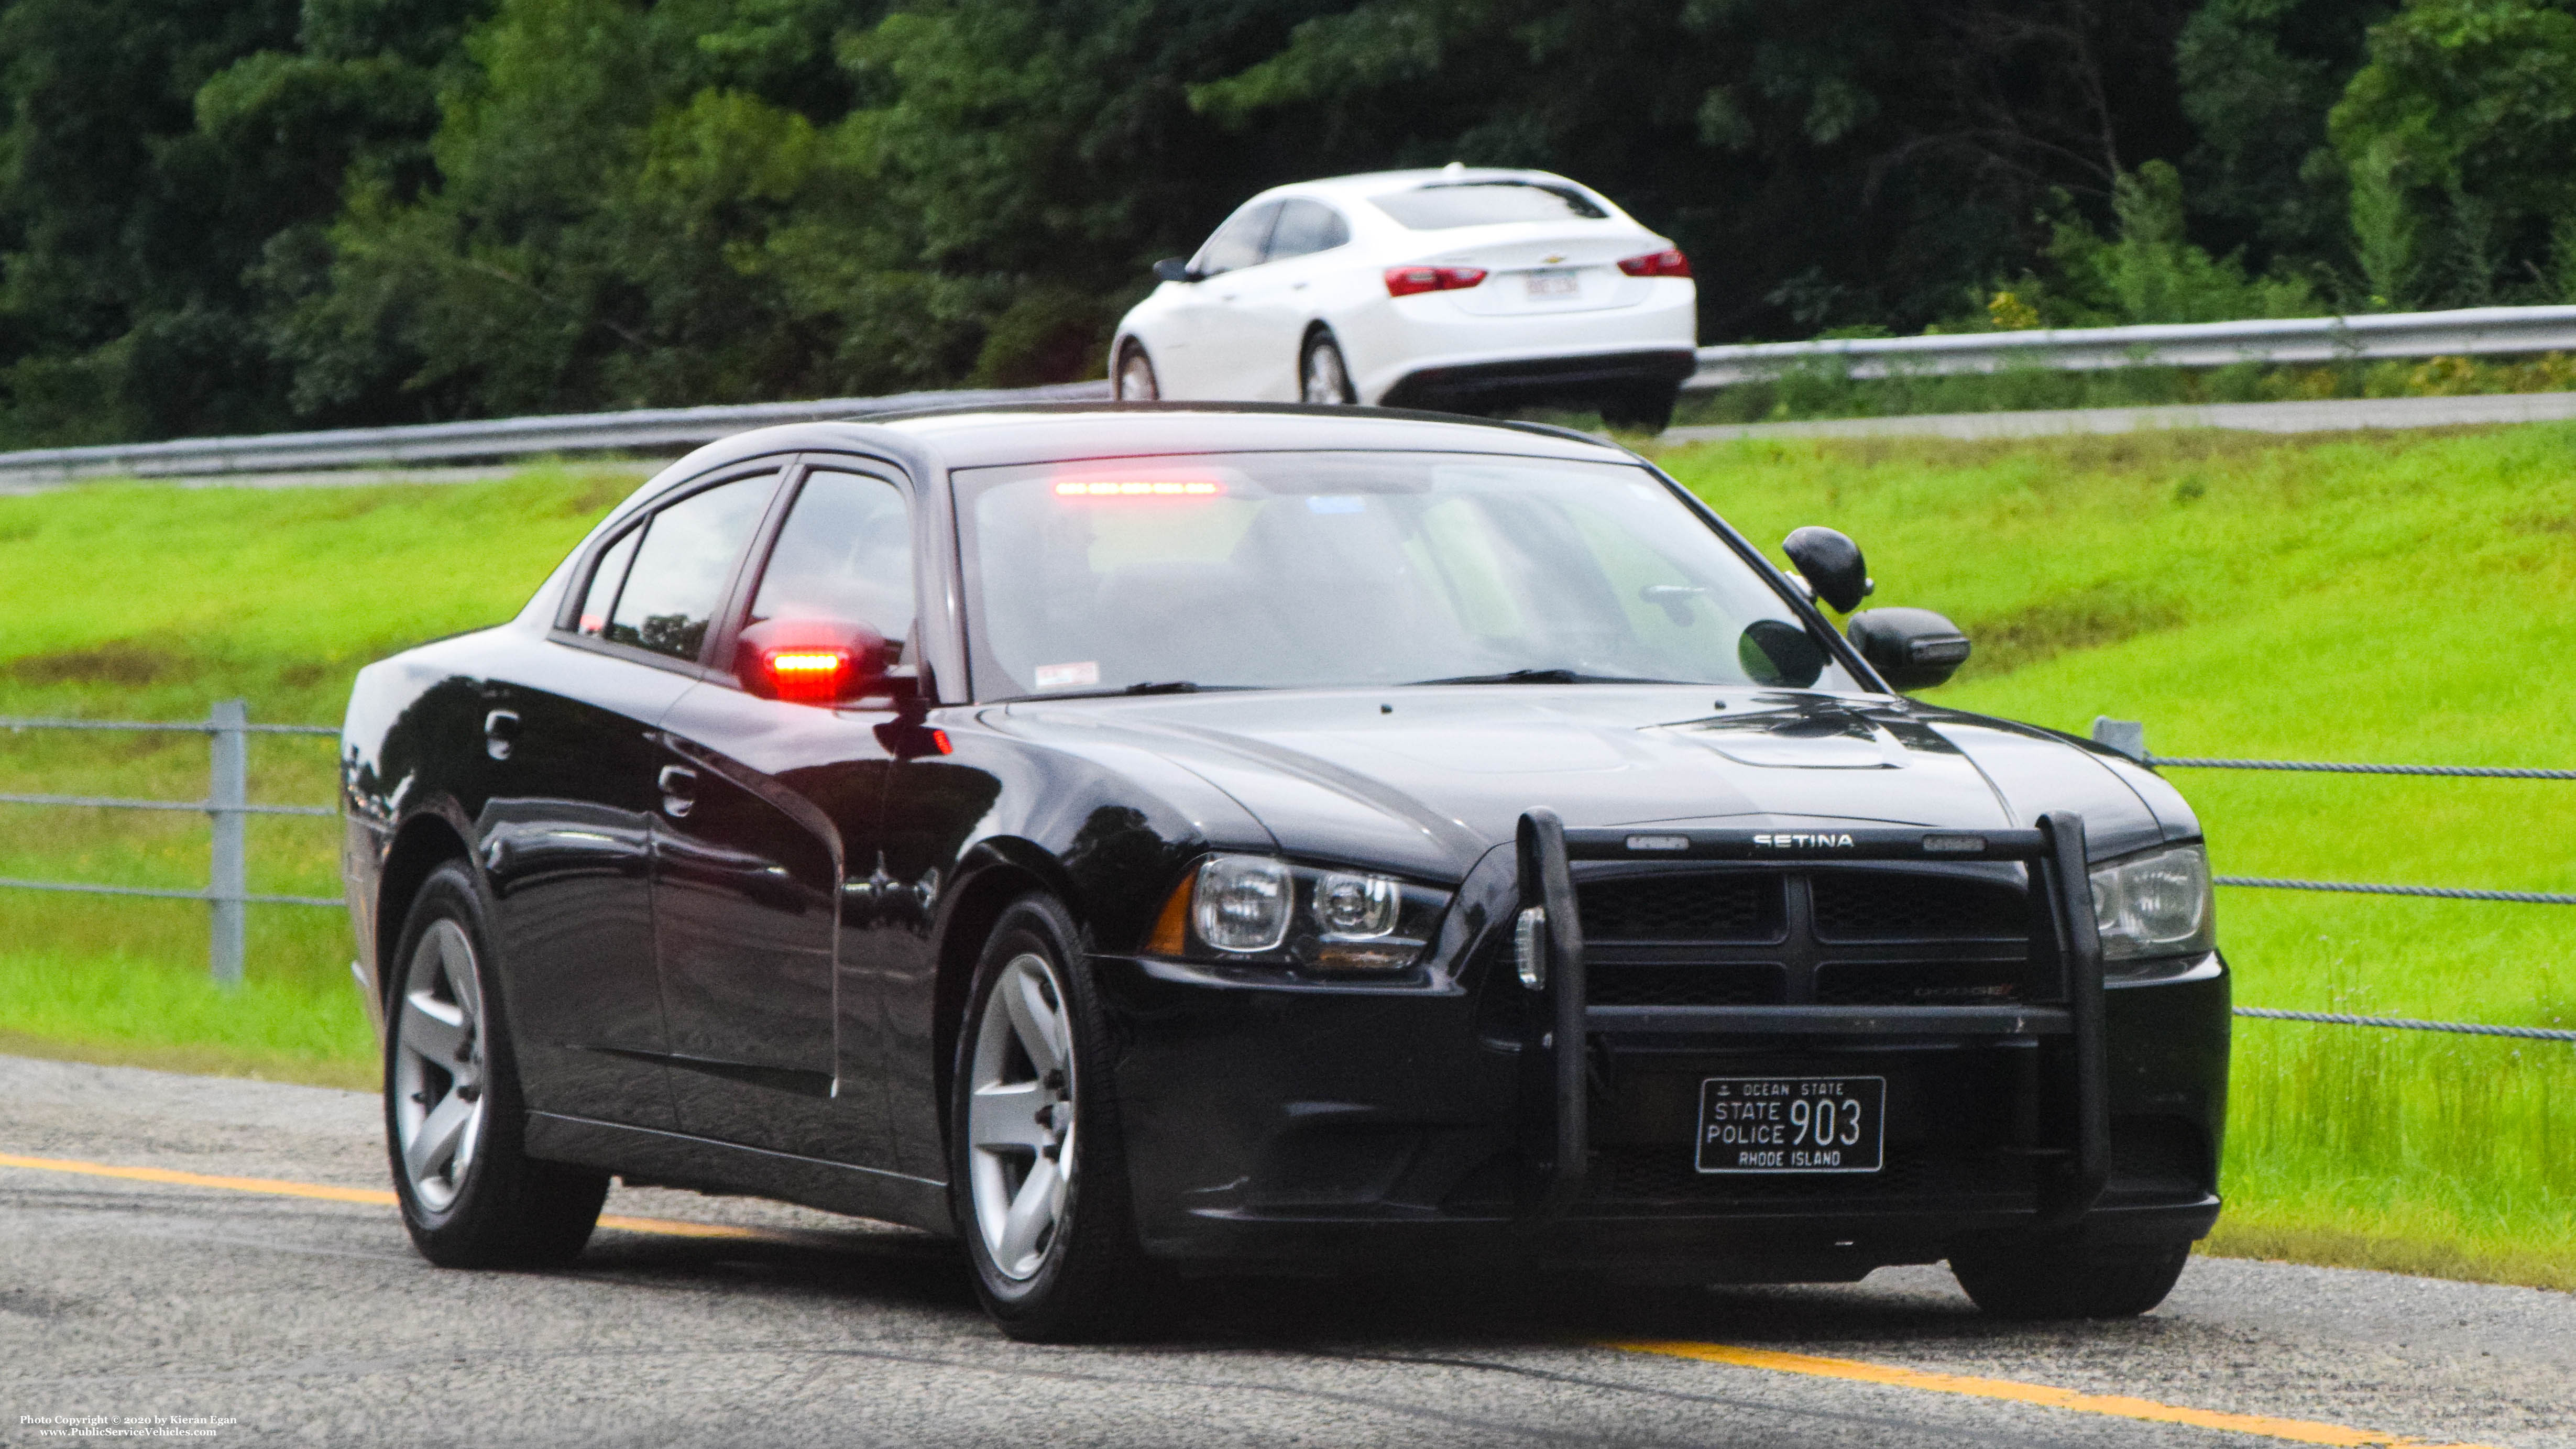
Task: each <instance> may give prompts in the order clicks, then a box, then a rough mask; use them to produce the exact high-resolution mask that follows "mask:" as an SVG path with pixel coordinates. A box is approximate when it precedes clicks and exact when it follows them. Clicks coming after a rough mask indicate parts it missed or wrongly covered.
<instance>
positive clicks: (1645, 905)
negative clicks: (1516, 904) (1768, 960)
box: [1575, 873, 1782, 941]
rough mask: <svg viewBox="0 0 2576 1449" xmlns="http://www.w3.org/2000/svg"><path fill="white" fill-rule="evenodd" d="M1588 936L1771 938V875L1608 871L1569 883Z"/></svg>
mask: <svg viewBox="0 0 2576 1449" xmlns="http://www.w3.org/2000/svg"><path fill="white" fill-rule="evenodd" d="M1575 903H1576V905H1577V906H1578V907H1579V908H1580V910H1581V911H1582V914H1583V935H1584V938H1585V939H1586V940H1592V941H1771V940H1777V939H1778V938H1779V935H1780V923H1781V916H1782V906H1781V901H1780V878H1779V877H1778V876H1776V875H1753V874H1735V875H1709V874H1701V873H1692V874H1667V875H1637V876H1612V877H1610V878H1608V879H1606V880H1587V881H1583V882H1580V883H1579V884H1577V885H1576V887H1575Z"/></svg>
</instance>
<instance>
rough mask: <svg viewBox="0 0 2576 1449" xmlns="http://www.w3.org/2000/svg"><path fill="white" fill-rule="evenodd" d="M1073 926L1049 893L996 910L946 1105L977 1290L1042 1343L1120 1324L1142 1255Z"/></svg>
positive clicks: (997, 1312)
mask: <svg viewBox="0 0 2576 1449" xmlns="http://www.w3.org/2000/svg"><path fill="white" fill-rule="evenodd" d="M1079 940H1080V934H1079V932H1078V931H1077V930H1076V929H1075V927H1074V925H1073V922H1072V920H1071V918H1070V917H1068V916H1067V915H1066V914H1065V912H1064V909H1063V907H1061V906H1059V905H1057V904H1056V903H1055V902H1054V901H1053V900H1051V899H1049V898H1047V897H1045V896H1038V895H1032V896H1027V897H1024V898H1022V899H1021V900H1020V901H1019V902H1018V903H1016V904H1014V905H1013V906H1012V907H1011V908H1010V909H1009V910H1008V911H1006V912H1004V913H1003V916H1002V919H1001V921H1000V923H999V924H997V925H996V926H995V927H994V930H993V935H992V938H991V940H990V941H988V942H987V943H986V945H985V947H984V955H983V959H982V960H981V962H980V963H978V965H977V966H976V969H975V984H974V988H973V991H972V992H971V994H970V995H969V996H968V997H967V1005H966V1019H965V1022H964V1030H962V1031H960V1032H959V1033H958V1037H957V1066H956V1074H955V1087H954V1091H953V1095H952V1098H951V1106H950V1113H949V1119H948V1120H949V1142H950V1173H951V1176H950V1181H951V1182H953V1183H954V1184H956V1186H955V1187H954V1188H953V1189H952V1191H953V1192H954V1193H955V1203H956V1213H957V1220H958V1221H957V1226H958V1234H959V1236H960V1237H962V1238H964V1239H965V1241H966V1250H967V1258H968V1260H969V1261H970V1262H971V1263H972V1265H973V1268H974V1273H975V1289H976V1293H977V1295H978V1296H979V1297H981V1298H982V1299H983V1301H984V1308H985V1311H987V1312H988V1313H990V1314H991V1315H992V1316H993V1320H994V1322H996V1323H998V1324H1000V1325H1001V1328H1002V1331H1003V1332H1004V1333H1007V1334H1009V1335H1010V1336H1011V1337H1013V1338H1017V1339H1024V1340H1028V1341H1031V1342H1038V1343H1065V1342H1073V1341H1079V1340H1083V1339H1094V1338H1102V1337H1109V1336H1114V1335H1116V1334H1117V1333H1119V1332H1121V1331H1123V1330H1125V1329H1126V1328H1128V1327H1129V1326H1130V1325H1131V1324H1132V1323H1133V1321H1134V1317H1135V1310H1136V1307H1137V1304H1138V1300H1139V1297H1140V1295H1141V1294H1142V1292H1143V1291H1144V1287H1145V1281H1146V1277H1147V1271H1148V1265H1147V1264H1146V1262H1145V1259H1144V1255H1143V1252H1142V1250H1141V1249H1139V1247H1138V1246H1137V1243H1136V1229H1135V1219H1134V1214H1133V1212H1132V1210H1131V1208H1130V1207H1129V1200H1128V1195H1127V1162H1126V1154H1125V1151H1124V1146H1123V1140H1122V1137H1121V1134H1120V1132H1119V1122H1118V1112H1117V1105H1116V1102H1115V1100H1114V1098H1113V1097H1112V1095H1111V1090H1110V1085H1109V1081H1108V1078H1107V1076H1106V1074H1105V1071H1104V1067H1105V1063H1106V1061H1107V1043H1108V1026H1107V1023H1106V1020H1105V1018H1104V1015H1103V1013H1102V1010H1101V1005H1100V1001H1099V997H1098V995H1097V993H1096V992H1095V990H1094V989H1093V986H1092V983H1091V979H1090V977H1089V976H1088V975H1087V974H1085V971H1084V961H1083V957H1082V954H1081V950H1080V947H1079V945H1078V944H1077V943H1078V941H1079Z"/></svg>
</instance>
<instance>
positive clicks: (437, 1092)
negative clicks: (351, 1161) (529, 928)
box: [385, 861, 608, 1268]
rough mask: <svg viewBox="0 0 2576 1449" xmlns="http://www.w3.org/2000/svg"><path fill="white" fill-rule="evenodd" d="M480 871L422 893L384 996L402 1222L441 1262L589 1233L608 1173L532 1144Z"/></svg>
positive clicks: (388, 1101)
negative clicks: (546, 1158)
mask: <svg viewBox="0 0 2576 1449" xmlns="http://www.w3.org/2000/svg"><path fill="white" fill-rule="evenodd" d="M490 941H491V933H490V932H489V931H488V930H486V929H485V926H484V912H483V900H482V895H481V893H480V891H479V890H478V889H477V888H476V885H475V882H474V877H473V876H472V875H471V874H470V873H469V872H468V871H467V870H466V868H465V866H464V865H463V864H462V863H461V862H456V861H450V862H449V863H448V864H446V865H443V866H440V867H439V868H438V869H437V870H435V871H432V872H431V873H430V877H429V879H428V880H427V881H424V882H423V883H422V884H421V888H420V893H419V894H418V895H416V896H414V897H413V898H412V906H411V914H410V915H409V917H408V918H406V919H405V921H404V922H403V934H402V942H401V946H400V948H399V949H398V950H396V951H395V953H394V955H393V957H392V959H391V960H390V961H388V962H387V963H386V969H387V970H388V971H389V972H392V973H396V974H395V977H394V988H393V990H392V991H391V992H389V993H388V994H387V997H386V1012H385V1016H386V1022H385V1141H386V1146H387V1149H388V1152H389V1155H390V1157H391V1159H392V1165H393V1177H394V1194H395V1196H396V1198H398V1199H399V1200H400V1202H401V1205H402V1217H403V1227H404V1229H405V1230H406V1231H408V1232H409V1233H410V1234H411V1240H412V1245H413V1246H414V1247H416V1248H418V1249H419V1250H420V1255H421V1256H422V1257H424V1258H427V1259H428V1260H429V1261H431V1262H433V1263H436V1264H438V1265H439V1266H440V1267H442V1268H541V1267H552V1266H555V1265H557V1264H561V1263H566V1262H569V1261H571V1260H572V1259H573V1258H574V1257H575V1256H576V1255H578V1254H579V1253H580V1252H581V1249H582V1245H583V1244H584V1243H586V1242H588V1241H589V1240H590V1230H591V1228H592V1227H593V1226H594V1225H595V1224H596V1223H597V1222H598V1221H599V1205H600V1203H601V1201H602V1200H603V1199H604V1198H606V1197H607V1195H608V1176H607V1174H605V1173H601V1172H593V1171H590V1170H589V1169H586V1168H579V1167H570V1166H566V1165H564V1164H562V1163H554V1162H539V1161H536V1160H534V1159H532V1158H530V1157H529V1156H527V1154H526V1151H525V1142H526V1133H527V1108H526V1105H525V1104H524V1103H523V1102H522V1101H521V1100H520V1097H519V1082H518V1065H517V1061H516V1059H515V1058H514V1057H513V1055H512V1053H511V1049H510V1033H509V1028H508V1024H507V1023H506V1021H505V1020H504V1019H503V1013H502V1011H501V997H500V992H499V991H498V990H497V989H496V987H495V984H494V980H493V975H492V966H491V961H492V955H491V949H490V945H489V942H490Z"/></svg>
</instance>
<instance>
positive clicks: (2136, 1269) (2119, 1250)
mask: <svg viewBox="0 0 2576 1449" xmlns="http://www.w3.org/2000/svg"><path fill="white" fill-rule="evenodd" d="M2190 1259H2191V1244H2189V1243H2160V1244H2138V1245H2130V1244H2122V1245H2120V1246H2118V1247H2097V1248H2087V1247H2084V1246H2083V1245H2081V1244H2077V1243H2070V1242H2038V1243H2034V1242H2027V1241H2023V1242H2006V1243H1997V1244H1984V1245H1980V1246H1978V1247H1976V1248H1973V1249H1966V1250H1962V1251H1960V1252H1956V1253H1953V1254H1951V1255H1950V1273H1951V1275H1952V1276H1953V1277H1956V1278H1957V1279H1958V1280H1959V1286H1960V1287H1962V1288H1964V1289H1966V1290H1967V1291H1968V1296H1969V1297H1970V1298H1972V1299H1974V1300H1976V1304H1977V1306H1978V1307H1979V1308H1982V1309H1984V1310H1985V1311H1986V1312H1988V1313H1990V1314H1993V1315H1994V1316H1995V1317H1997V1318H2016V1319H2024V1320H2048V1319H2060V1318H2134V1317H2136V1316H2137V1315H2139V1314H2141V1313H2144V1312H2146V1311H2147V1310H2148V1309H2150V1308H2153V1307H2155V1306H2156V1305H2157V1304H2159V1303H2162V1302H2164V1301H2165V1295H2166V1294H2168V1293H2171V1292H2172V1291H2173V1286H2174V1283H2175V1282H2176V1281H2177V1280H2179V1279H2180V1278H2181V1277H2182V1270H2183V1265H2184V1264H2185V1263H2187V1262H2189V1261H2190Z"/></svg>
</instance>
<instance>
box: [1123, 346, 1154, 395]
mask: <svg viewBox="0 0 2576 1449" xmlns="http://www.w3.org/2000/svg"><path fill="white" fill-rule="evenodd" d="M1117 393H1118V400H1119V401H1120V402H1154V401H1156V400H1157V399H1159V398H1161V397H1162V395H1163V390H1162V387H1161V385H1160V384H1159V383H1158V382H1156V380H1155V378H1154V359H1152V358H1150V357H1147V356H1146V355H1145V349H1144V348H1142V347H1138V346H1137V345H1136V344H1134V343H1132V342H1131V343H1129V344H1127V349H1126V350H1125V351H1124V352H1121V353H1120V354H1118V381H1117Z"/></svg>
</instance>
